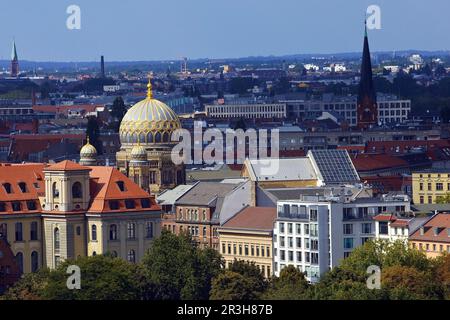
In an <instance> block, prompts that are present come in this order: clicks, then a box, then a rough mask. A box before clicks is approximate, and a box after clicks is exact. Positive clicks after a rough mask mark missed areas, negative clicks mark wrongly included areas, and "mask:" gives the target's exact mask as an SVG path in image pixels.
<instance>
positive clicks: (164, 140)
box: [163, 132, 169, 142]
mask: <svg viewBox="0 0 450 320" xmlns="http://www.w3.org/2000/svg"><path fill="white" fill-rule="evenodd" d="M163 142H169V134H168V133H167V132H164V133H163Z"/></svg>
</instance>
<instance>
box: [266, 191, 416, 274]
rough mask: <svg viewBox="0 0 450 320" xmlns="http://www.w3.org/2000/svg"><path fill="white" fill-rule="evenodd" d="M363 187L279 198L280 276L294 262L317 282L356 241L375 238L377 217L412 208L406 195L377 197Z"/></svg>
mask: <svg viewBox="0 0 450 320" xmlns="http://www.w3.org/2000/svg"><path fill="white" fill-rule="evenodd" d="M349 191H350V192H349ZM361 191H363V189H361ZM361 191H360V192H355V193H353V192H351V190H349V189H345V188H343V189H341V190H339V189H335V190H332V189H327V188H323V190H322V193H321V195H318V196H303V197H301V198H300V200H286V201H279V202H278V204H277V220H276V222H275V228H274V240H273V241H274V274H275V275H276V276H279V274H280V271H281V270H282V269H283V268H284V267H285V266H287V265H294V266H295V267H297V268H298V269H299V270H300V271H301V272H304V273H305V274H306V278H307V279H308V281H310V282H312V283H314V282H317V281H318V280H319V278H320V276H321V275H322V274H323V273H325V272H326V271H328V270H330V269H331V268H333V267H335V266H337V265H339V263H340V261H341V260H342V259H345V258H346V257H348V256H349V255H350V253H351V252H352V251H353V250H354V249H355V248H356V247H358V246H360V245H363V244H364V243H365V242H366V241H368V240H370V239H374V238H375V223H374V220H373V217H375V216H376V215H378V214H379V213H383V212H405V211H409V210H410V208H409V198H408V197H407V196H402V195H399V196H390V197H381V198H373V197H368V196H362V193H361Z"/></svg>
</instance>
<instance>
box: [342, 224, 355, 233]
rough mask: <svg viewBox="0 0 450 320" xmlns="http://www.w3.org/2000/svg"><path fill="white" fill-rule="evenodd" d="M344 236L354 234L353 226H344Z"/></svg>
mask: <svg viewBox="0 0 450 320" xmlns="http://www.w3.org/2000/svg"><path fill="white" fill-rule="evenodd" d="M344 234H353V224H351V223H346V224H344Z"/></svg>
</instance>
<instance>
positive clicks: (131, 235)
mask: <svg viewBox="0 0 450 320" xmlns="http://www.w3.org/2000/svg"><path fill="white" fill-rule="evenodd" d="M135 238H136V224H135V223H134V222H129V223H128V239H135Z"/></svg>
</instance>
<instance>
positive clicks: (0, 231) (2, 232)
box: [0, 223, 8, 239]
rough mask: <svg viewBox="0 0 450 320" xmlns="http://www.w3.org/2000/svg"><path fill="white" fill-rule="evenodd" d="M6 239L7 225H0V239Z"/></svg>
mask: <svg viewBox="0 0 450 320" xmlns="http://www.w3.org/2000/svg"><path fill="white" fill-rule="evenodd" d="M1 238H3V239H7V238H8V225H7V224H6V223H0V239H1Z"/></svg>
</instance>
